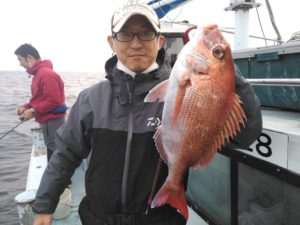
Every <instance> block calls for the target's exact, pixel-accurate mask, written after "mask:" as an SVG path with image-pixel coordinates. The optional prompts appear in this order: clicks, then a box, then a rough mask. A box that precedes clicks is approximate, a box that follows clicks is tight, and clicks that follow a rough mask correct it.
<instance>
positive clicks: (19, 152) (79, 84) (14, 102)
mask: <svg viewBox="0 0 300 225" xmlns="http://www.w3.org/2000/svg"><path fill="white" fill-rule="evenodd" d="M59 74H60V75H61V77H62V79H63V80H64V83H65V96H66V103H67V105H68V107H69V109H70V108H71V107H72V105H73V104H74V102H75V100H76V98H77V96H78V94H79V92H80V91H81V90H83V89H84V88H86V87H89V86H91V85H92V84H95V83H97V82H99V81H100V80H102V79H103V73H100V72H99V73H79V72H78V73H76V72H72V73H69V72H68V73H66V72H64V73H59ZM30 85H31V78H30V77H29V76H28V75H27V74H26V72H25V71H24V72H23V71H0V137H1V136H2V135H4V134H5V133H6V132H8V131H10V130H12V131H11V132H9V134H8V135H6V136H5V137H4V138H2V139H1V140H0V224H1V225H18V224H19V218H18V211H17V205H16V203H15V201H14V198H15V196H16V195H17V194H19V193H21V192H23V191H24V190H25V186H26V178H27V171H28V166H29V160H30V153H31V145H32V139H31V131H30V129H31V128H35V127H38V126H39V125H38V123H36V122H34V120H30V121H26V122H24V123H22V124H20V125H19V126H17V125H18V124H19V123H20V121H19V119H18V117H17V116H16V108H17V107H18V106H21V105H22V104H24V103H25V102H27V101H28V100H29V99H30V97H31V91H30ZM15 126H17V127H16V128H15V129H12V128H14V127H15Z"/></svg>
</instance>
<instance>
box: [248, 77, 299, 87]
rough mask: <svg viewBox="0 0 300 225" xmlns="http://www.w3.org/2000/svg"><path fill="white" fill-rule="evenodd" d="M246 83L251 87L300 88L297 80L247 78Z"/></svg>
mask: <svg viewBox="0 0 300 225" xmlns="http://www.w3.org/2000/svg"><path fill="white" fill-rule="evenodd" d="M247 81H248V82H249V83H250V84H252V85H258V86H292V87H300V79H299V78H277V79H272V78H270V79H252V78H247Z"/></svg>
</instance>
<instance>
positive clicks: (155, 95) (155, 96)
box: [144, 80, 169, 102]
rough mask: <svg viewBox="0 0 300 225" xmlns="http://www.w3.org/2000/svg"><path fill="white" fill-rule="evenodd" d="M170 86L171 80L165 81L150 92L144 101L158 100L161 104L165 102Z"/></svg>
mask: <svg viewBox="0 0 300 225" xmlns="http://www.w3.org/2000/svg"><path fill="white" fill-rule="evenodd" d="M168 86H169V80H165V81H163V82H161V83H159V84H158V85H156V86H155V87H154V88H152V89H151V90H150V91H149V93H148V94H147V96H146V97H145V99H144V102H155V101H157V100H159V101H160V102H163V101H165V96H166V93H167V89H168Z"/></svg>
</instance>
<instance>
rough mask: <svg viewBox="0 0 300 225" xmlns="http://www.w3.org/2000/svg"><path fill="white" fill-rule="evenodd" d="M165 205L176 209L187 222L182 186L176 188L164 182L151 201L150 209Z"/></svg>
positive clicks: (187, 214) (186, 209)
mask: <svg viewBox="0 0 300 225" xmlns="http://www.w3.org/2000/svg"><path fill="white" fill-rule="evenodd" d="M165 204H168V205H170V206H172V207H173V208H175V209H177V210H178V211H179V212H180V214H182V216H183V217H184V218H185V220H188V217H189V212H188V208H187V202H186V198H185V193H184V186H183V184H181V185H180V186H179V187H178V186H175V185H170V183H169V182H166V183H165V184H164V185H163V186H162V188H161V189H160V190H159V192H158V193H157V194H156V196H155V198H154V199H153V201H152V203H151V208H155V207H159V206H162V205H165Z"/></svg>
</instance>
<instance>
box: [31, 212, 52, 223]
mask: <svg viewBox="0 0 300 225" xmlns="http://www.w3.org/2000/svg"><path fill="white" fill-rule="evenodd" d="M51 223H52V214H36V217H35V220H34V223H33V225H51Z"/></svg>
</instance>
